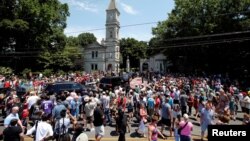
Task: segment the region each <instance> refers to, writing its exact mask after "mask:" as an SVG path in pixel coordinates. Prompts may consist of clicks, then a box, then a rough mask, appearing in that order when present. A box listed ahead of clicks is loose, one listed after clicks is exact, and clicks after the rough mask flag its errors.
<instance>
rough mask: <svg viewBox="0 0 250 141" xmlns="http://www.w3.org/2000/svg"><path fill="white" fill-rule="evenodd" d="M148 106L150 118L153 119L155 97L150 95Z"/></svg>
mask: <svg viewBox="0 0 250 141" xmlns="http://www.w3.org/2000/svg"><path fill="white" fill-rule="evenodd" d="M147 105H148V116H149V118H150V119H151V118H152V116H153V114H154V106H155V101H154V98H153V95H150V97H149V98H148V101H147Z"/></svg>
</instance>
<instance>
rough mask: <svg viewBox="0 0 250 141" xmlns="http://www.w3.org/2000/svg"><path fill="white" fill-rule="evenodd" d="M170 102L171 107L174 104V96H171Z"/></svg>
mask: <svg viewBox="0 0 250 141" xmlns="http://www.w3.org/2000/svg"><path fill="white" fill-rule="evenodd" d="M168 104H169V105H170V106H171V107H173V105H174V100H173V98H172V97H170V98H169V100H168Z"/></svg>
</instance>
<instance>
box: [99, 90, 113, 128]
mask: <svg viewBox="0 0 250 141" xmlns="http://www.w3.org/2000/svg"><path fill="white" fill-rule="evenodd" d="M101 102H102V107H103V111H104V114H105V120H106V121H107V122H106V123H109V125H112V118H111V116H110V96H109V93H106V92H103V96H102V99H101Z"/></svg>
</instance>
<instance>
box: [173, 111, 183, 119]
mask: <svg viewBox="0 0 250 141" xmlns="http://www.w3.org/2000/svg"><path fill="white" fill-rule="evenodd" d="M178 115H179V116H181V112H176V111H173V118H177V117H178Z"/></svg>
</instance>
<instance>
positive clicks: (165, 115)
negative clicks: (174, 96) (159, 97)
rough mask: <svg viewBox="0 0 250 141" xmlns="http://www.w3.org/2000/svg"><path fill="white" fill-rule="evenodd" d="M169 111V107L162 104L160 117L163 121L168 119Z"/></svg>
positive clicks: (166, 104)
mask: <svg viewBox="0 0 250 141" xmlns="http://www.w3.org/2000/svg"><path fill="white" fill-rule="evenodd" d="M170 109H171V106H170V105H169V104H168V103H163V105H162V109H161V116H162V117H163V118H165V119H169V115H170V113H169V110H170Z"/></svg>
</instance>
